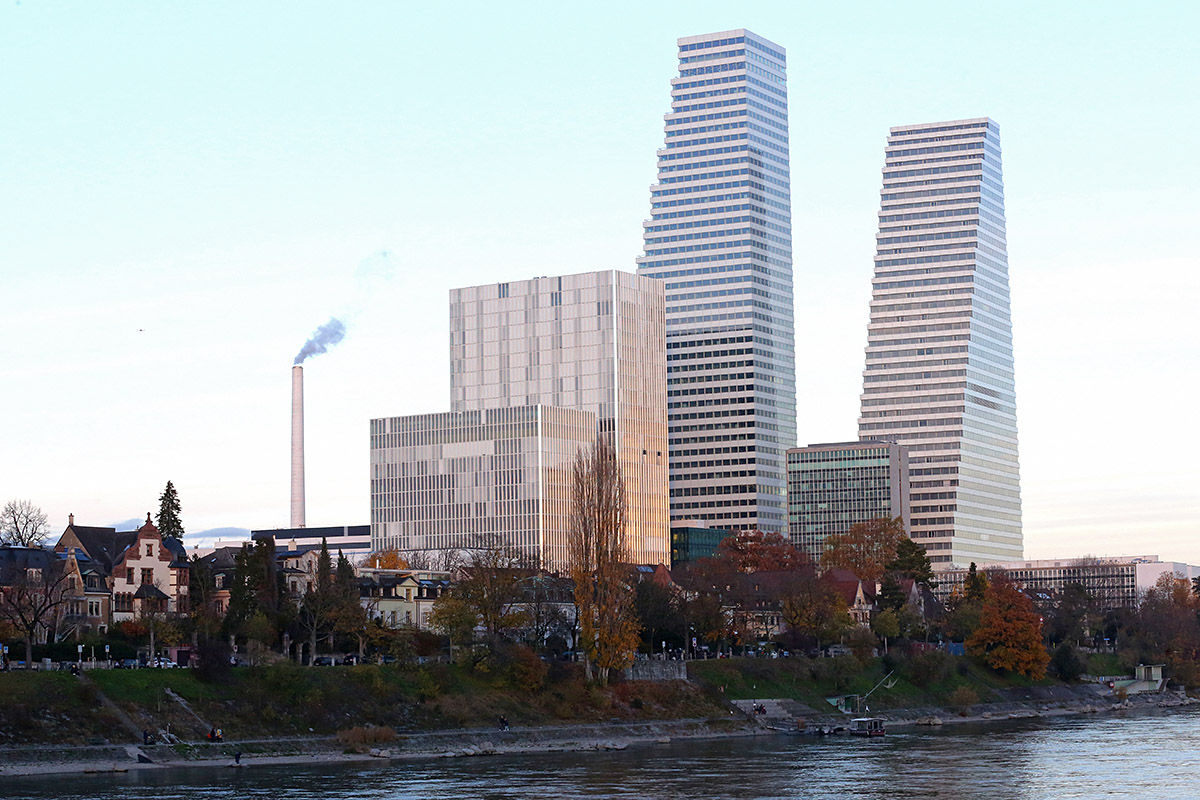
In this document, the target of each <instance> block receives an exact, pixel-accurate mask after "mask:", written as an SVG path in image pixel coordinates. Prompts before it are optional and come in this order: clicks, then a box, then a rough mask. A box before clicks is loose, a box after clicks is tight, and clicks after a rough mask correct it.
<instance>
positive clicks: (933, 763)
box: [0, 712, 1200, 800]
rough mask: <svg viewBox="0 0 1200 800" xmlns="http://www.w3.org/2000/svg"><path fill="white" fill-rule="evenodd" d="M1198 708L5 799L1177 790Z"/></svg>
mask: <svg viewBox="0 0 1200 800" xmlns="http://www.w3.org/2000/svg"><path fill="white" fill-rule="evenodd" d="M1198 722H1200V713H1198V712H1184V713H1179V712H1176V713H1171V714H1166V715H1137V716H1130V717H1103V718H1099V717H1093V718H1075V719H1056V720H1020V721H1007V722H996V723H990V724H987V725H953V726H945V727H944V728H941V729H932V730H931V729H920V730H905V731H895V732H893V733H891V734H889V735H888V736H887V737H885V738H884V739H882V740H870V741H868V740H864V739H846V738H842V737H837V738H832V739H821V740H813V739H800V738H783V737H779V738H757V739H736V740H718V741H707V742H686V741H684V742H678V743H675V744H671V745H669V746H653V747H643V748H631V749H629V750H625V751H621V752H604V753H555V754H539V755H529V756H496V757H487V758H478V759H453V760H432V761H413V762H392V763H370V764H351V765H321V764H315V763H314V764H312V765H297V766H291V767H259V768H256V767H253V766H251V767H249V768H247V769H242V770H232V769H222V768H213V769H181V770H163V771H153V772H130V773H127V774H124V775H103V776H90V775H89V776H74V777H64V778H53V779H50V778H41V779H34V778H29V779H18V780H13V779H6V780H4V781H3V783H2V784H0V786H3V789H2V790H0V794H2V795H3V796H5V797H8V798H12V800H48V799H49V798H56V799H58V798H61V800H83V799H84V798H89V799H90V798H96V799H97V800H116V798H121V800H125V799H126V798H128V799H129V800H143V799H144V800H224V799H225V798H228V799H229V800H248V799H252V798H270V800H306V799H307V798H328V799H329V800H343V799H346V800H349V799H350V798H354V800H360V799H361V798H371V799H372V800H399V799H400V798H420V799H421V800H444V799H448V798H487V799H488V800H492V799H495V800H501V799H502V798H503V799H507V798H543V799H544V800H558V798H563V799H564V800H571V799H572V798H589V799H594V798H637V800H647V799H648V798H664V799H668V800H674V799H675V798H678V799H679V800H709V799H710V798H712V799H717V798H728V799H729V800H741V799H742V798H761V799H762V800H768V799H773V798H814V799H816V798H872V800H874V799H875V798H881V797H887V798H989V800H992V799H994V798H1018V799H1019V800H1043V799H1044V800H1051V798H1054V799H1055V800H1057V799H1058V798H1100V797H1145V798H1176V797H1178V798H1182V797H1185V796H1187V797H1189V798H1190V797H1191V795H1193V794H1194V791H1192V790H1191V789H1190V788H1188V786H1189V783H1190V782H1191V781H1193V780H1194V779H1195V776H1196V775H1197V769H1200V728H1198V726H1197V723H1198Z"/></svg>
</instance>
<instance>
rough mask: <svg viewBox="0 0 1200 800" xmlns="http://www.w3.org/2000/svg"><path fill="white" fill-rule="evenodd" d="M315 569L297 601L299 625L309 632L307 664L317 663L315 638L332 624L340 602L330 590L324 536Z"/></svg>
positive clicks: (330, 564) (330, 566)
mask: <svg viewBox="0 0 1200 800" xmlns="http://www.w3.org/2000/svg"><path fill="white" fill-rule="evenodd" d="M314 570H315V573H316V574H314V575H313V576H312V577H313V580H312V583H311V586H310V587H309V589H308V591H307V592H305V593H304V599H303V600H302V601H301V603H300V628H301V630H302V631H303V632H304V633H305V635H306V636H308V656H309V660H308V664H309V666H314V665H315V664H316V661H317V639H318V638H319V637H320V636H322V635H324V634H326V633H328V632H329V631H330V629H331V628H332V627H333V623H334V620H335V618H336V614H337V610H338V605H339V598H338V596H337V594H336V592H334V590H333V560H332V559H331V558H330V556H329V545H328V544H326V542H325V539H324V538H322V539H321V552H320V554H319V555H318V556H317V562H316V565H315V567H314Z"/></svg>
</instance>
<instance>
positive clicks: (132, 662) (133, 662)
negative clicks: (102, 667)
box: [113, 658, 141, 669]
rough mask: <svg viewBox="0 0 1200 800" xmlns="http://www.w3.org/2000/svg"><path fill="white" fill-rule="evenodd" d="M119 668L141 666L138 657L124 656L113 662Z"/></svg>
mask: <svg viewBox="0 0 1200 800" xmlns="http://www.w3.org/2000/svg"><path fill="white" fill-rule="evenodd" d="M113 666H114V667H116V668H117V669H137V668H138V667H140V666H141V664H139V663H138V660H137V659H136V658H122V659H121V660H120V661H117V662H116V663H114V664H113Z"/></svg>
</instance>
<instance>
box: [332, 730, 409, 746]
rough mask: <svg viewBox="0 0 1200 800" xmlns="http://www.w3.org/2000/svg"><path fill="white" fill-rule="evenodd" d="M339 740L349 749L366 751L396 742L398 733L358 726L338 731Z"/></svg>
mask: <svg viewBox="0 0 1200 800" xmlns="http://www.w3.org/2000/svg"><path fill="white" fill-rule="evenodd" d="M337 738H338V741H339V742H341V743H342V744H343V745H346V746H347V748H353V749H355V750H365V749H367V748H369V747H373V746H376V745H381V744H387V743H388V742H394V741H396V731H394V730H392V729H391V728H380V727H378V726H375V725H367V726H362V725H358V726H355V727H353V728H347V729H346V730H341V731H338V732H337Z"/></svg>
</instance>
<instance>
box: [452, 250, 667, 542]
mask: <svg viewBox="0 0 1200 800" xmlns="http://www.w3.org/2000/svg"><path fill="white" fill-rule="evenodd" d="M664 302H665V301H664V292H663V285H662V283H660V282H659V281H653V280H648V279H647V278H644V277H642V276H639V275H634V274H632V273H629V272H620V271H617V270H607V271H604V272H589V273H584V274H581V275H566V276H562V277H552V278H534V279H532V280H525V281H511V282H506V283H490V284H487V285H484V286H473V287H469V288H465V289H454V290H452V291H451V292H450V407H451V410H452V411H455V412H466V411H483V410H487V409H496V408H505V407H511V406H532V405H537V404H542V405H547V406H554V407H562V408H568V409H577V410H580V411H585V412H589V413H591V414H593V415H595V419H596V428H597V430H594V431H593V434H592V436H593V437H594V436H595V435H596V433H599V434H600V435H603V436H606V437H608V438H609V440H610V441H611V442H612V443H613V444H614V446H615V449H616V453H617V460H618V462H619V463H620V465H621V470H622V474H623V475H624V477H625V496H626V501H627V512H626V513H627V523H628V524H627V527H626V530H625V537H626V544H627V545H628V547H629V550H630V554H631V556H632V557H633V559H634V560H635V561H636V562H637V563H641V564H659V563H662V564H669V563H670V558H671V542H670V525H669V518H668V515H667V365H666V352H667V351H666V323H665V318H664ZM589 444H590V441H589Z"/></svg>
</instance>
